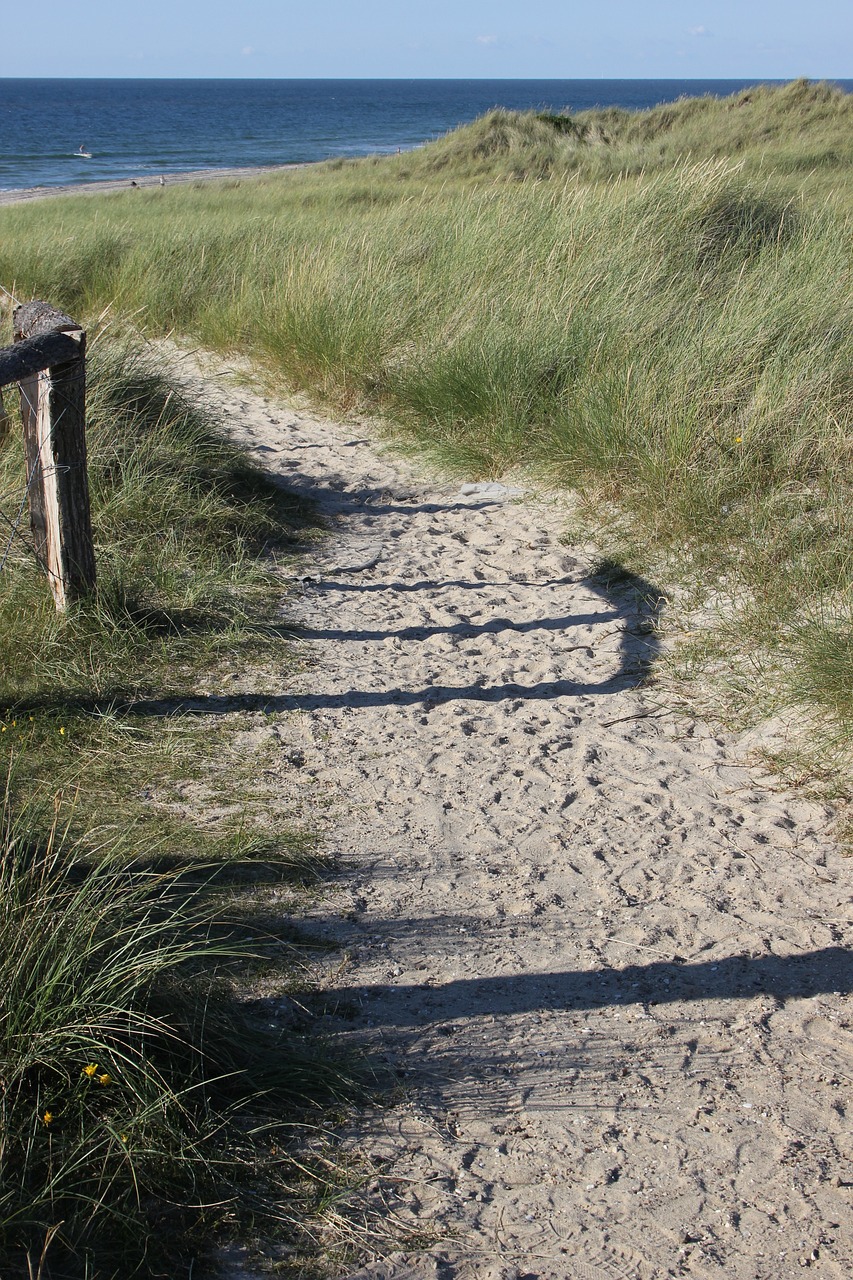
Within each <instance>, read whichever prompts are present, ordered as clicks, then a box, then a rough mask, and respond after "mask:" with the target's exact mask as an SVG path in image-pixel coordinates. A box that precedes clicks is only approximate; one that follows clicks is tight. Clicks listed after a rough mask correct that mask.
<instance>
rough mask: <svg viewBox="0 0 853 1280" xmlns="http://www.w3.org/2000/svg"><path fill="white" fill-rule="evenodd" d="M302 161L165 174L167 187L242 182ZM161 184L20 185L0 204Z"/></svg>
mask: <svg viewBox="0 0 853 1280" xmlns="http://www.w3.org/2000/svg"><path fill="white" fill-rule="evenodd" d="M302 168H304V165H302V164H276V165H264V166H259V167H255V168H245V169H195V170H193V171H191V172H189V173H169V174H164V175H163V176H164V178H165V182H166V187H167V188H168V187H170V186H179V185H185V184H187V183H195V182H240V181H242V180H243V179H244V178H259V177H262V176H263V175H264V174H268V173H283V172H284V171H285V170H286V169H302ZM134 187H138V188H139V189H140V190H142V189H145V188H149V189H150V188H151V187H157V188H158V189H159V187H160V175H159V174H156V173H155V174H150V173H145V174H130V175H128V177H126V178H115V179H113V178H104V179H102V180H101V181H100V182H70V183H67V184H66V185H63V186H57V187H17V188H13V189H11V190H9V191H0V205H4V204H21V203H23V202H24V201H25V200H49V199H50V198H52V197H53V196H103V195H114V194H115V193H116V192H117V191H131V190H133V189H134Z"/></svg>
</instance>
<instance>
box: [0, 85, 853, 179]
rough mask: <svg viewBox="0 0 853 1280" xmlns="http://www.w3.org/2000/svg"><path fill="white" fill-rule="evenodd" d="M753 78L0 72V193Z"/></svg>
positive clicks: (393, 139) (323, 155) (266, 160)
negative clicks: (93, 76)
mask: <svg viewBox="0 0 853 1280" xmlns="http://www.w3.org/2000/svg"><path fill="white" fill-rule="evenodd" d="M754 83H755V81H747V80H14V79H0V190H9V189H15V188H19V187H34V186H47V187H50V186H61V185H64V184H66V183H78V182H93V181H97V180H100V179H110V178H111V179H121V178H127V179H128V180H129V179H131V178H132V177H134V176H137V177H145V176H146V175H150V174H155V173H156V174H161V173H162V174H169V173H180V172H185V171H190V170H194V169H209V168H232V167H243V166H259V165H270V164H289V163H294V162H301V161H310V160H325V159H328V158H330V157H332V156H358V155H367V154H370V153H372V152H373V153H375V152H389V151H396V150H397V148H398V147H399V148H401V149H406V148H409V147H415V146H418V145H420V144H421V143H423V142H425V141H428V140H429V139H431V138H436V137H438V136H439V135H441V134H442V133H445V132H447V130H448V129H453V128H455V127H456V125H458V124H462V123H465V122H467V121H470V120H473V119H474V118H475V117H476V116H478V115H482V113H483V112H484V111H487V110H488V109H489V108H490V107H494V106H502V107H508V108H511V109H513V110H526V109H530V108H534V109H541V110H549V109H550V110H555V111H559V110H561V109H564V108H569V109H571V110H573V111H582V110H584V109H585V108H587V107H594V106H621V107H628V108H632V109H637V108H643V107H651V106H654V105H655V104H656V103H658V102H672V101H674V100H675V99H676V98H679V97H682V96H685V95H686V96H689V97H695V96H698V95H701V94H706V93H710V94H716V95H717V96H725V95H726V94H730V93H735V92H737V91H738V90H739V89H742V88H745V87H747V86H748V85H749V84H754ZM839 83H840V84H841V85H842V87H844V88H845V89H846V90H848V92H849V91H853V81H850V80H847V81H841V82H839ZM81 147H82V149H83V150H84V151H86V152H89V153H91V158H82V157H80V156H79V155H77V156H75V154H74V152H76V151H79V150H80V148H81Z"/></svg>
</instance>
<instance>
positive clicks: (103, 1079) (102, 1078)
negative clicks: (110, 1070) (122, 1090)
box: [98, 1071, 113, 1084]
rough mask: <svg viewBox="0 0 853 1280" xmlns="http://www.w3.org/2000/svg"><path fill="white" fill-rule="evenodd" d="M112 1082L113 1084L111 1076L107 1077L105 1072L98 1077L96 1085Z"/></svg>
mask: <svg viewBox="0 0 853 1280" xmlns="http://www.w3.org/2000/svg"><path fill="white" fill-rule="evenodd" d="M112 1082H113V1078H112V1076H108V1075H107V1073H106V1071H105V1072H104V1074H103V1075H102V1076H98V1084H112Z"/></svg>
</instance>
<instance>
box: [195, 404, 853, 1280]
mask: <svg viewBox="0 0 853 1280" xmlns="http://www.w3.org/2000/svg"><path fill="white" fill-rule="evenodd" d="M208 394H209V395H210V396H211V397H212V398H213V399H214V400H215V401H216V403H217V405H218V407H219V410H220V411H221V412H225V413H227V414H228V417H229V421H230V422H231V424H232V426H233V431H234V434H235V436H236V437H237V438H238V439H239V440H241V441H242V442H244V443H246V444H247V445H248V446H249V447H250V448H251V449H252V450H254V452H255V454H256V456H257V457H258V458H260V459H262V460H263V462H264V465H266V466H267V467H269V468H270V470H271V471H272V472H274V473H275V474H276V475H280V476H281V477H283V479H285V480H286V482H287V483H288V485H290V486H294V487H296V488H299V489H302V490H304V492H306V493H308V494H310V495H311V496H312V497H313V498H315V499H316V500H317V501H318V502H319V503H320V504H321V506H322V508H323V510H324V512H325V513H326V516H327V518H328V520H329V522H330V523H331V525H332V526H333V528H334V530H335V537H334V538H333V539H331V540H330V541H329V544H327V546H326V547H325V548H324V551H323V557H322V558H321V559H320V560H318V561H317V562H316V563H315V565H314V567H313V569H311V570H310V571H309V572H310V578H309V579H308V580H307V581H305V582H304V583H303V584H302V592H301V597H300V598H299V600H298V603H297V604H296V605H294V601H293V599H292V598H291V599H290V600H289V601H288V605H287V608H288V613H289V615H290V616H293V614H294V611H295V613H296V616H297V617H298V620H299V621H300V622H301V623H302V624H303V625H304V626H305V627H306V629H307V630H306V640H305V643H306V645H307V646H308V647H309V649H310V651H311V652H312V653H314V654H315V655H316V658H317V662H316V665H314V666H313V667H312V668H311V669H310V670H309V671H308V672H307V673H306V674H304V675H302V676H300V677H299V678H298V679H297V680H296V681H295V682H292V683H290V684H288V685H286V686H283V687H282V688H281V689H278V690H275V691H274V692H275V694H276V697H275V705H276V706H277V707H278V708H279V709H280V710H282V711H285V712H290V713H292V714H291V715H290V716H288V717H286V724H285V729H284V730H283V739H285V740H286V741H283V745H282V750H283V751H284V750H285V749H286V750H287V751H288V752H289V753H290V755H289V758H290V759H291V760H292V759H293V758H294V751H293V744H294V741H298V742H300V743H301V744H302V747H301V752H300V753H298V754H297V755H296V759H297V761H298V764H299V768H300V783H301V785H302V786H303V787H304V786H306V785H308V784H309V783H310V784H311V785H312V786H313V787H314V788H317V789H320V790H321V792H322V794H325V795H328V796H329V797H330V799H331V803H332V805H333V808H334V811H335V814H336V827H335V831H334V836H333V838H331V839H330V842H329V843H330V847H331V848H332V849H333V850H334V852H336V853H338V854H339V855H340V856H341V857H342V859H344V861H345V871H344V874H343V877H342V880H341V884H340V886H339V890H338V891H337V896H334V895H333V897H332V899H331V900H328V899H327V901H326V902H325V904H323V905H322V906H321V907H320V908H319V909H318V919H317V924H318V927H321V928H323V929H325V931H326V932H327V934H328V936H330V937H332V938H333V939H335V940H336V941H337V942H338V944H339V946H340V948H341V952H342V953H344V954H345V955H346V957H348V959H347V960H346V962H345V963H344V964H343V965H342V966H341V969H340V972H337V973H336V974H335V975H334V977H333V978H332V979H330V1000H331V1002H332V1003H333V1004H334V1003H335V1001H338V1002H339V1008H338V1016H337V1017H334V1016H332V1015H330V1016H329V1018H328V1026H329V1028H330V1029H331V1030H333V1031H334V1032H335V1033H336V1034H337V1035H339V1036H340V1037H342V1038H343V1039H344V1040H345V1041H353V1042H363V1041H364V1039H365V1038H367V1039H369V1040H370V1041H371V1042H373V1044H374V1046H375V1049H376V1051H377V1053H379V1054H380V1055H381V1056H382V1057H383V1058H384V1059H385V1060H386V1061H387V1062H388V1063H389V1064H391V1066H392V1067H394V1068H396V1069H398V1070H399V1071H400V1073H401V1075H402V1077H403V1080H404V1085H405V1088H404V1091H402V1092H401V1096H400V1098H399V1100H398V1101H397V1102H395V1103H393V1104H392V1105H390V1106H388V1107H386V1108H385V1109H383V1110H379V1109H377V1110H376V1111H375V1112H374V1113H372V1114H369V1115H368V1116H367V1118H366V1119H365V1120H364V1123H363V1124H362V1125H361V1127H360V1129H359V1132H358V1133H353V1134H352V1135H350V1136H349V1138H348V1139H347V1141H348V1142H349V1143H350V1145H351V1146H352V1147H353V1148H354V1149H358V1150H360V1151H361V1152H366V1153H367V1154H368V1155H369V1157H370V1159H371V1160H372V1161H373V1162H374V1166H375V1168H376V1169H377V1173H378V1177H377V1180H376V1182H375V1183H374V1184H373V1185H372V1187H371V1188H370V1189H369V1190H367V1191H366V1192H365V1196H366V1197H367V1198H368V1199H369V1200H372V1202H373V1203H380V1202H381V1200H382V1199H383V1198H384V1199H385V1201H386V1202H387V1204H388V1206H389V1209H390V1210H391V1211H392V1212H393V1214H394V1215H395V1216H396V1218H397V1220H398V1221H402V1222H404V1223H407V1224H408V1225H410V1226H412V1227H413V1228H415V1229H417V1230H420V1231H421V1233H422V1234H421V1241H420V1247H415V1246H414V1245H413V1244H411V1243H410V1244H409V1245H408V1246H405V1245H403V1246H398V1253H397V1254H395V1255H394V1256H393V1257H392V1258H391V1259H390V1261H389V1260H385V1261H382V1260H379V1259H375V1260H374V1261H373V1262H372V1263H371V1262H369V1261H368V1262H367V1264H366V1268H365V1269H364V1270H362V1271H359V1272H358V1276H359V1277H360V1278H364V1280H366V1278H367V1277H372V1278H379V1277H393V1280H406V1278H409V1280H415V1278H418V1280H420V1278H421V1277H441V1278H442V1280H447V1278H449V1277H460V1280H462V1278H464V1280H474V1278H475V1277H476V1278H478V1280H480V1278H482V1280H485V1278H486V1277H492V1278H493V1280H497V1278H498V1277H500V1278H501V1280H519V1278H522V1277H523V1278H531V1277H541V1278H542V1280H568V1278H570V1277H571V1278H574V1277H578V1278H579V1280H616V1278H622V1280H627V1278H629V1277H630V1278H632V1280H633V1278H634V1277H640V1278H648V1280H656V1278H657V1277H669V1276H682V1275H685V1276H691V1277H703V1278H707V1280H711V1278H713V1280H723V1277H726V1278H727V1280H733V1278H736V1280H740V1278H743V1280H747V1278H749V1280H763V1278H764V1277H768V1278H769V1277H774V1278H775V1277H780V1276H781V1277H785V1276H793V1275H799V1274H800V1273H801V1269H802V1268H807V1267H808V1268H814V1269H815V1271H816V1272H817V1273H819V1274H820V1275H822V1276H825V1277H837V1278H838V1280H842V1277H843V1278H845V1280H848V1278H849V1276H850V1275H851V1274H853V1241H852V1240H851V1236H850V1230H849V1206H850V1199H851V1188H853V1163H851V1155H853V1149H851V1137H850V1131H849V1124H848V1121H847V1119H846V1109H847V1106H848V1099H849V1089H850V1083H851V1079H853V1061H851V1051H850V1050H851V1034H850V1022H849V1019H850V1016H851V1014H850V996H849V993H850V991H851V989H853V965H851V958H850V953H849V952H847V951H845V950H844V949H843V942H844V940H845V939H846V938H847V937H848V935H849V929H850V924H851V919H853V917H851V893H850V863H849V862H847V861H845V860H844V859H843V858H841V857H840V856H839V854H838V853H837V852H836V851H835V850H834V848H833V846H832V843H831V841H830V840H829V838H828V836H827V834H826V833H827V827H828V824H829V818H830V815H829V813H828V811H827V810H826V809H824V808H822V807H821V806H819V805H816V804H813V803H811V802H808V801H806V800H804V799H802V798H798V797H794V796H791V795H787V794H783V793H780V792H777V791H774V790H773V789H772V787H771V785H770V784H769V780H768V779H766V778H764V779H762V778H761V777H760V776H758V775H757V774H756V773H754V772H752V771H750V769H749V768H748V767H746V765H745V763H744V760H743V758H742V757H743V755H744V752H743V750H742V749H740V750H739V745H738V742H737V741H735V740H733V739H729V738H726V737H723V736H714V735H713V734H712V733H711V732H709V730H708V729H707V728H706V727H705V726H703V725H701V724H698V723H691V724H685V723H684V722H683V721H681V722H676V721H675V720H674V719H672V718H667V717H662V718H654V717H652V716H649V715H646V716H644V715H643V713H645V712H649V711H655V710H656V708H655V706H654V703H653V702H652V701H651V700H650V698H649V695H647V694H644V693H643V692H642V691H638V690H637V689H636V688H635V685H636V681H637V672H638V670H639V668H640V665H641V663H642V661H643V660H644V658H645V657H646V656H647V655H648V652H649V646H650V645H651V644H652V643H653V637H651V636H650V635H649V633H648V628H647V624H646V623H645V620H644V614H643V608H642V605H641V603H640V601H639V600H638V598H637V594H636V592H635V591H634V590H633V589H632V588H631V587H628V588H625V589H623V590H622V591H621V592H620V591H616V592H611V593H610V594H608V593H607V592H606V591H605V590H604V589H603V588H602V587H601V586H600V585H599V586H597V585H596V584H595V583H594V582H593V581H591V580H590V578H589V577H588V576H587V574H588V562H586V561H585V560H584V557H583V555H581V554H580V553H575V552H573V551H571V550H570V549H567V548H566V547H564V546H562V545H561V544H560V541H559V538H560V535H561V531H562V529H563V527H564V525H565V519H566V511H565V509H564V508H561V506H560V505H559V504H558V503H556V502H550V501H545V500H542V499H541V498H539V499H537V498H536V497H535V496H532V495H529V496H525V497H524V498H523V499H522V500H518V499H517V498H516V497H515V496H514V495H513V494H512V492H511V491H509V492H508V491H506V490H502V489H501V488H500V487H498V488H492V489H488V488H486V489H483V488H474V489H470V488H468V487H466V486H460V485H459V484H455V483H454V484H447V483H441V482H439V483H436V482H434V481H431V480H430V479H429V478H427V477H425V476H424V475H423V474H421V475H419V474H418V473H417V472H416V471H415V470H414V468H413V467H411V466H410V465H409V464H407V463H405V462H401V461H399V460H395V459H393V458H392V457H390V456H389V455H388V454H387V453H385V452H384V451H383V450H382V449H381V448H380V447H378V446H377V445H376V444H375V443H372V442H371V440H370V439H369V438H368V437H367V436H366V435H365V433H364V432H363V431H362V429H361V428H352V427H347V426H340V425H334V424H330V423H326V422H320V421H317V420H316V419H315V418H313V417H312V416H310V415H308V414H305V413H302V412H297V411H295V410H293V409H292V408H288V407H287V406H286V405H281V404H277V403H275V402H271V401H268V400H265V399H263V398H260V397H257V396H255V395H252V394H251V393H249V392H247V391H244V390H240V389H235V388H234V387H233V386H232V385H230V384H228V383H227V382H225V381H221V380H214V381H213V382H208ZM637 717H642V718H637ZM312 780H313V781H312ZM340 959H341V954H340V953H339V954H338V956H337V958H336V960H335V964H337V963H338V961H340ZM400 1249H402V1250H403V1251H402V1252H400V1251H399V1250H400Z"/></svg>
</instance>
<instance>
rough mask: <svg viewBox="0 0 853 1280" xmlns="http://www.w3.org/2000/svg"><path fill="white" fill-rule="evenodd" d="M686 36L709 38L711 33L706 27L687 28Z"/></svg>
mask: <svg viewBox="0 0 853 1280" xmlns="http://www.w3.org/2000/svg"><path fill="white" fill-rule="evenodd" d="M687 34H688V35H689V36H709V35H710V34H711V33H710V31H709V30H708V28H707V27H688V28H687Z"/></svg>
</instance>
